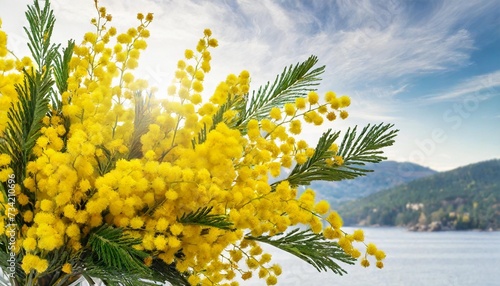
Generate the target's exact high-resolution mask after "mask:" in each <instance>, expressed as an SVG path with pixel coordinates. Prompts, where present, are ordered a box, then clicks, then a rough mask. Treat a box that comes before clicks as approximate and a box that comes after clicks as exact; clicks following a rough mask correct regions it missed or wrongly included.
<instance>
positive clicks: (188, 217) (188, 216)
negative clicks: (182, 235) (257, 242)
mask: <svg viewBox="0 0 500 286" xmlns="http://www.w3.org/2000/svg"><path fill="white" fill-rule="evenodd" d="M212 209H213V207H203V208H200V209H198V210H196V211H194V212H190V213H185V214H183V215H182V217H180V218H177V221H178V222H180V223H182V224H191V225H201V226H208V227H215V228H220V229H228V230H230V229H231V228H232V226H233V223H232V222H230V221H229V220H228V218H227V216H226V215H219V214H210V212H211V211H212Z"/></svg>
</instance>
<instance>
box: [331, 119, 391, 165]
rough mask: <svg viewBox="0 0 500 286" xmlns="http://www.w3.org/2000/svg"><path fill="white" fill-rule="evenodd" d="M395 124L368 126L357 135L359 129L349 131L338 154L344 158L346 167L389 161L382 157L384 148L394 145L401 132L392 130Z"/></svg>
mask: <svg viewBox="0 0 500 286" xmlns="http://www.w3.org/2000/svg"><path fill="white" fill-rule="evenodd" d="M393 127H394V124H383V123H380V124H378V125H373V126H372V125H370V124H369V125H367V126H365V127H364V128H363V130H361V133H359V135H357V127H354V128H353V129H351V128H349V129H348V130H347V133H346V135H345V136H344V139H343V140H342V143H341V144H340V149H339V152H338V154H339V155H340V156H342V157H343V158H344V165H345V166H352V165H358V166H359V165H364V164H365V163H379V162H380V161H382V160H385V159H387V158H386V157H384V156H382V153H383V151H382V150H381V149H382V148H384V147H388V146H391V145H392V144H394V138H395V137H396V135H397V133H398V131H399V130H397V129H392V128H393Z"/></svg>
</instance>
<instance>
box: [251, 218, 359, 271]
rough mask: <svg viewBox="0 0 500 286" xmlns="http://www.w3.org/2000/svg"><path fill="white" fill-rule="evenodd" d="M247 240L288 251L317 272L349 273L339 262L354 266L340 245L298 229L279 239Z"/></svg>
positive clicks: (266, 237)
mask: <svg viewBox="0 0 500 286" xmlns="http://www.w3.org/2000/svg"><path fill="white" fill-rule="evenodd" d="M246 239H249V240H255V241H259V242H262V243H266V244H269V245H272V246H274V247H276V248H279V249H281V250H283V251H286V252H288V253H290V254H292V255H294V256H296V257H298V258H300V259H302V260H304V261H305V262H307V263H309V264H311V265H312V266H313V267H314V268H316V270H318V271H319V272H321V271H329V270H330V271H332V272H333V273H335V274H339V275H343V274H345V273H347V272H346V271H345V270H344V269H343V268H342V267H341V266H340V265H339V264H338V263H337V262H342V263H346V264H354V261H355V260H356V259H354V258H353V257H351V256H350V255H348V254H346V253H345V252H344V250H343V249H342V248H341V247H340V246H339V245H338V243H336V242H333V241H329V240H326V239H325V238H324V237H323V235H322V234H317V233H314V232H312V231H311V230H310V229H308V230H300V229H299V228H296V229H294V230H292V231H290V232H289V233H286V234H283V235H282V236H281V237H279V238H275V237H270V236H258V237H253V236H248V237H246Z"/></svg>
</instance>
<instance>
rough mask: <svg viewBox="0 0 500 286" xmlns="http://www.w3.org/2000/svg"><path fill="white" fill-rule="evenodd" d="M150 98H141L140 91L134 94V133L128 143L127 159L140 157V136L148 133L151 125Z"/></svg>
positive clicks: (149, 96) (150, 95)
mask: <svg viewBox="0 0 500 286" xmlns="http://www.w3.org/2000/svg"><path fill="white" fill-rule="evenodd" d="M151 98H152V94H148V96H146V97H143V96H142V93H141V92H140V91H137V92H136V93H135V96H134V99H135V116H134V133H133V134H132V140H131V143H130V152H129V155H128V159H129V160H131V159H135V158H140V157H141V156H142V143H141V136H142V135H144V134H146V132H148V127H149V124H150V123H151V121H152V119H151Z"/></svg>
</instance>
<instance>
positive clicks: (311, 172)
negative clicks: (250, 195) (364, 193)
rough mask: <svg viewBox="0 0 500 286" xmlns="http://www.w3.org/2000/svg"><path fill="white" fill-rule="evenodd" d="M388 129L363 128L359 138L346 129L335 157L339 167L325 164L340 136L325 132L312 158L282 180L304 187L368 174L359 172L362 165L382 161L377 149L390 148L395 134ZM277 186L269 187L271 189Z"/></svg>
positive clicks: (364, 170)
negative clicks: (337, 156)
mask: <svg viewBox="0 0 500 286" xmlns="http://www.w3.org/2000/svg"><path fill="white" fill-rule="evenodd" d="M392 127H393V125H392V124H383V123H381V124H378V125H373V126H371V125H367V126H365V127H364V128H363V130H362V131H361V133H359V135H358V134H357V128H356V127H354V128H353V129H348V131H347V133H346V134H345V135H344V138H343V140H342V143H341V145H340V146H341V147H340V149H339V150H338V153H337V155H340V156H342V158H343V160H344V163H343V164H342V165H340V166H338V165H334V164H327V160H328V159H331V158H332V157H333V156H334V155H335V154H334V153H333V152H332V151H330V150H329V148H330V146H331V145H332V144H333V143H334V142H335V141H336V140H337V139H338V137H339V135H340V132H332V130H328V131H327V132H325V133H323V135H322V136H321V138H320V139H319V141H318V144H317V145H316V148H315V152H314V154H313V155H312V156H311V157H310V158H309V159H308V160H307V161H306V162H305V163H304V164H301V165H296V166H295V167H294V169H293V170H292V172H291V173H290V174H289V176H288V178H286V179H285V180H287V181H289V182H290V184H291V185H293V186H305V185H309V184H310V183H311V182H312V181H340V180H345V179H353V178H356V177H358V176H363V175H365V174H366V173H368V172H371V171H372V170H369V169H365V168H362V166H364V165H365V163H368V162H370V163H378V162H380V161H382V160H384V159H386V158H385V157H383V156H382V153H383V151H382V150H381V149H382V148H384V147H387V146H391V145H392V144H394V137H396V135H397V132H398V130H396V129H392ZM280 182H281V181H278V182H275V183H273V184H272V187H275V186H277V185H278V184H279V183H280Z"/></svg>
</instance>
